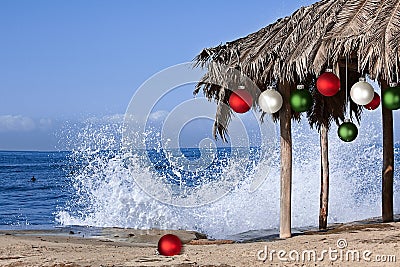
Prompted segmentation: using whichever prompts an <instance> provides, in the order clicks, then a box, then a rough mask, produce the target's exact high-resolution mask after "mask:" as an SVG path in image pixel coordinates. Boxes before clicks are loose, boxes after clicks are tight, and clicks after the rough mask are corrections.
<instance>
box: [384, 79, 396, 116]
mask: <svg viewBox="0 0 400 267" xmlns="http://www.w3.org/2000/svg"><path fill="white" fill-rule="evenodd" d="M382 103H383V105H384V106H385V107H386V108H388V109H391V110H395V109H399V108H400V87H399V86H397V84H396V83H391V84H390V87H389V88H387V89H386V90H383V93H382Z"/></svg>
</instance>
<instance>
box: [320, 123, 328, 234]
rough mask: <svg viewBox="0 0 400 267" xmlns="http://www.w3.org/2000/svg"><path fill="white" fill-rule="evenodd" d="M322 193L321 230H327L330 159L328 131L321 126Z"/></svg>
mask: <svg viewBox="0 0 400 267" xmlns="http://www.w3.org/2000/svg"><path fill="white" fill-rule="evenodd" d="M319 135H320V146H321V193H320V200H319V229H320V230H325V229H326V228H327V225H328V199H329V158H328V129H327V127H326V126H325V125H322V126H321V129H320V132H319Z"/></svg>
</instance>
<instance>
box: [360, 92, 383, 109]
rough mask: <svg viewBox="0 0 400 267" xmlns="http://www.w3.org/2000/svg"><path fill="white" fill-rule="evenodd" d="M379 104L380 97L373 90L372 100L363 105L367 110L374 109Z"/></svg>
mask: <svg viewBox="0 0 400 267" xmlns="http://www.w3.org/2000/svg"><path fill="white" fill-rule="evenodd" d="M380 104H381V97H380V96H379V95H378V94H377V93H376V92H375V93H374V98H373V99H372V101H371V102H369V103H368V104H366V105H364V107H365V108H366V109H369V110H375V109H377V108H378V107H379V105H380Z"/></svg>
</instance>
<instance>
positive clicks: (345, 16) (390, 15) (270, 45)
mask: <svg viewBox="0 0 400 267" xmlns="http://www.w3.org/2000/svg"><path fill="white" fill-rule="evenodd" d="M399 41H400V0H323V1H320V2H317V3H315V4H313V5H311V6H308V7H302V8H300V9H299V10H297V11H296V12H294V13H293V14H292V15H291V16H288V17H285V18H283V19H280V20H278V21H277V22H275V23H273V24H271V25H268V26H266V27H265V28H262V29H261V30H259V31H257V32H255V33H252V34H250V35H248V36H246V37H243V38H240V39H237V40H235V41H232V42H227V43H226V44H223V45H219V46H217V47H213V48H207V49H204V50H203V51H202V52H201V53H200V54H199V55H198V56H197V57H196V58H195V60H194V61H195V65H196V66H202V67H207V68H208V72H207V74H206V75H205V76H204V77H203V79H202V80H201V81H200V82H199V83H198V85H197V87H196V89H195V91H194V93H195V94H197V93H199V92H200V90H201V89H203V92H204V94H205V96H206V97H208V98H209V99H210V100H211V99H214V100H216V101H217V102H218V103H219V105H218V109H217V114H216V121H215V125H214V128H215V133H217V132H218V134H219V135H220V136H221V137H222V138H224V137H225V134H226V126H227V124H228V122H229V120H230V117H231V115H232V114H231V111H230V110H229V108H227V105H226V103H227V101H228V99H229V95H230V90H225V88H224V86H218V85H215V84H210V83H209V78H210V77H213V78H214V80H215V79H216V78H218V77H219V76H220V75H219V73H218V64H223V65H226V66H229V67H231V68H236V69H240V70H241V71H242V72H243V74H244V75H246V76H248V77H249V78H250V79H252V80H253V81H254V82H255V83H256V84H257V85H258V86H259V88H260V89H261V91H263V90H265V89H266V86H267V85H268V84H269V83H271V82H275V83H277V84H278V85H279V84H280V83H282V82H284V81H285V82H290V83H291V84H293V85H294V84H295V83H303V84H306V85H308V86H309V87H310V86H312V85H313V84H314V81H315V79H316V77H317V76H318V75H319V74H320V73H321V72H322V71H323V70H324V69H325V68H327V67H328V66H332V67H333V68H334V70H335V73H336V74H339V75H340V79H341V84H342V90H341V92H340V93H339V94H337V95H336V96H333V97H329V98H327V97H323V96H321V95H319V94H318V93H317V92H315V90H313V93H314V98H315V99H316V105H315V106H314V108H313V109H312V111H310V112H309V113H308V118H309V121H310V124H311V125H312V126H316V127H317V128H319V127H320V126H321V125H325V126H327V127H329V126H330V123H331V122H332V121H335V122H337V123H338V122H339V120H343V119H344V116H345V106H346V101H345V100H346V94H345V93H344V92H345V90H343V89H344V88H343V86H344V85H345V83H346V80H345V79H344V73H345V72H344V68H345V64H344V62H345V58H346V57H347V58H348V59H349V62H350V63H349V84H350V85H351V84H353V83H354V82H356V81H357V80H358V78H359V77H360V76H361V75H364V74H366V75H369V77H370V78H371V79H381V80H382V79H384V80H386V81H388V82H390V81H394V80H395V79H398V76H399V72H400V71H399V65H400V46H399V45H398V44H399ZM215 63H216V64H215ZM220 78H221V77H220ZM219 84H220V85H221V84H223V83H222V81H221V83H219ZM278 90H279V88H278ZM254 99H257V96H255V98H254ZM220 104H221V105H220ZM222 104H224V105H222ZM254 105H257V103H254ZM350 109H351V114H352V115H354V116H355V117H356V118H357V119H359V117H360V113H361V107H359V106H357V105H355V104H354V103H352V102H351V107H350ZM275 118H276V116H275ZM293 118H296V119H298V118H299V114H296V113H294V114H293ZM215 135H216V134H215Z"/></svg>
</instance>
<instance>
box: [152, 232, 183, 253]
mask: <svg viewBox="0 0 400 267" xmlns="http://www.w3.org/2000/svg"><path fill="white" fill-rule="evenodd" d="M181 249H182V242H181V240H180V239H179V237H177V236H176V235H173V234H167V235H163V236H162V237H161V238H160V240H159V241H158V252H159V253H160V254H161V255H164V256H174V255H178V254H179V253H181Z"/></svg>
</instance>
